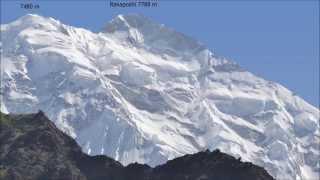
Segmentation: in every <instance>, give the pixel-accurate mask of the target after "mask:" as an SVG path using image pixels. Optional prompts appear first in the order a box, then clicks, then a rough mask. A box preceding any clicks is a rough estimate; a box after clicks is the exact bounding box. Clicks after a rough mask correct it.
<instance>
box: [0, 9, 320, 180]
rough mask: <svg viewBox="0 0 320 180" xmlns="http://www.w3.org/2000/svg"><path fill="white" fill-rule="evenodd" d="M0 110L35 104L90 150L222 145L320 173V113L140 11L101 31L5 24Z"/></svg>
mask: <svg viewBox="0 0 320 180" xmlns="http://www.w3.org/2000/svg"><path fill="white" fill-rule="evenodd" d="M0 45H1V46H0V47H1V49H0V50H1V94H0V98H1V111H2V112H4V113H31V112H37V111H38V110H39V109H41V110H42V111H44V112H45V113H46V114H47V116H48V117H49V119H51V120H53V121H54V123H55V124H56V125H57V127H58V128H59V129H61V130H62V131H64V132H66V133H67V134H68V135H70V136H71V137H73V138H75V139H76V141H77V142H78V143H79V145H80V146H81V148H82V150H83V151H84V152H85V153H87V154H90V155H97V154H105V155H108V156H110V157H113V158H115V159H116V160H118V161H120V162H122V163H123V164H125V165H126V164H129V163H131V162H139V163H147V164H149V165H151V166H155V165H159V164H162V163H164V162H166V161H167V160H169V159H173V158H175V157H179V156H182V155H184V154H189V153H195V152H198V151H201V150H204V149H210V150H214V149H216V148H219V149H220V150H221V151H223V152H225V153H229V154H231V155H233V156H236V157H241V158H242V160H243V161H251V162H254V163H255V164H257V165H260V166H263V167H265V168H266V169H267V170H268V172H269V173H271V175H273V176H274V177H275V178H276V179H296V180H305V179H308V180H309V179H310V180H311V179H312V180H313V179H314V180H316V179H319V173H320V163H319V159H320V150H319V143H320V132H319V109H318V108H317V107H314V106H312V105H310V104H308V103H307V102H306V101H304V100H303V99H302V98H300V97H299V96H297V95H296V94H294V93H292V92H291V91H290V90H288V89H286V88H285V87H283V86H282V85H280V84H278V83H275V82H271V81H267V80H264V79H262V78H260V77H257V76H256V75H254V74H252V73H250V72H248V71H246V70H245V69H243V68H241V67H240V66H239V65H237V64H236V63H235V62H233V61H230V60H227V59H225V58H223V57H218V56H216V55H215V54H214V53H213V51H211V50H209V49H208V48H207V47H206V46H205V45H203V44H201V43H200V42H198V41H196V40H194V39H193V38H191V37H188V36H187V35H184V34H182V33H179V32H176V31H175V30H173V29H171V28H169V27H166V26H165V25H163V24H159V23H156V22H154V21H152V20H151V19H149V18H147V17H145V16H143V15H139V14H128V15H118V16H116V17H115V18H114V19H113V20H111V21H110V22H108V24H107V25H106V27H105V28H104V29H103V31H101V32H98V33H94V32H91V31H90V30H86V29H83V28H77V27H72V26H69V25H66V24H63V23H61V22H60V21H58V20H55V19H53V18H51V17H42V16H39V15H35V14H28V15H25V16H23V17H21V18H19V19H17V20H15V21H13V22H11V23H8V24H1V44H0Z"/></svg>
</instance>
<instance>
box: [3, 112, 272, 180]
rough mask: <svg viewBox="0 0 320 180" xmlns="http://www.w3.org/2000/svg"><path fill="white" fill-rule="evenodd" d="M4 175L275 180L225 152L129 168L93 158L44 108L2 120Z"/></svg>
mask: <svg viewBox="0 0 320 180" xmlns="http://www.w3.org/2000/svg"><path fill="white" fill-rule="evenodd" d="M0 122H1V123H0V125H1V126H0V128H1V129H0V130H1V131H0V143H1V144H0V179H8V180H10V179H15V180H18V179H21V180H22V179H23V180H28V179H32V180H35V179H68V180H73V179H81V180H82V179H90V180H91V179H108V180H167V179H171V180H187V179H188V180H200V179H201V180H205V179H208V180H209V179H219V180H223V179H225V180H227V179H228V180H231V179H236V180H250V179H252V180H269V179H273V178H272V177H271V176H270V175H269V174H268V173H267V171H266V170H264V169H263V168H261V167H258V166H256V165H253V164H252V163H249V162H241V161H240V160H239V159H235V158H234V157H232V156H229V155H227V154H224V153H222V152H220V151H219V150H215V151H213V152H210V151H205V152H199V153H197V154H193V155H185V156H183V157H180V158H177V159H174V160H171V161H168V162H167V163H166V164H164V165H160V166H157V167H155V168H151V167H149V166H148V165H141V164H137V163H134V164H130V165H128V166H123V165H121V164H120V163H119V162H117V161H115V160H113V159H111V158H108V157H106V156H89V155H87V154H84V153H83V152H82V151H81V148H80V147H79V146H78V145H77V143H76V141H75V140H73V139H72V138H71V137H69V136H67V135H66V134H65V133H63V132H62V131H60V130H59V129H58V128H57V127H56V126H55V125H54V123H53V122H51V121H50V120H49V119H48V118H47V117H46V116H45V115H44V113H43V112H41V111H40V112H38V113H36V114H27V115H5V114H2V113H1V121H0Z"/></svg>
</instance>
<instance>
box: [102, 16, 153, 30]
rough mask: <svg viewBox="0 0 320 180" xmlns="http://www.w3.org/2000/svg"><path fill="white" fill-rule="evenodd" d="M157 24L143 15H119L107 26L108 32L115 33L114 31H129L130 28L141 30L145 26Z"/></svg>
mask: <svg viewBox="0 0 320 180" xmlns="http://www.w3.org/2000/svg"><path fill="white" fill-rule="evenodd" d="M151 24H155V23H154V22H152V21H151V19H149V18H147V17H146V16H144V15H141V14H126V15H123V14H119V15H117V16H116V17H115V18H113V19H112V20H111V21H110V22H109V23H108V24H107V26H106V28H105V30H106V32H110V33H113V32H114V31H118V30H120V31H127V30H129V29H130V28H136V29H140V28H143V26H150V25H151Z"/></svg>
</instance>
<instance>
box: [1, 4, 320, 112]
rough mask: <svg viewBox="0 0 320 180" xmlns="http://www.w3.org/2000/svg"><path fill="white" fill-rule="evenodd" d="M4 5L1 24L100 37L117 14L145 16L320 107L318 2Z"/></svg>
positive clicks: (2, 6) (2, 5)
mask: <svg viewBox="0 0 320 180" xmlns="http://www.w3.org/2000/svg"><path fill="white" fill-rule="evenodd" d="M34 2H37V3H38V4H39V5H40V9H38V10H24V9H21V8H20V1H9V0H7V1H1V23H7V22H10V21H12V20H14V19H16V18H18V17H20V16H22V15H24V14H26V13H36V14H40V15H43V16H51V17H54V18H56V19H59V20H60V21H62V22H63V23H65V24H70V25H73V26H77V27H84V28H87V29H90V30H92V31H95V32H97V31H100V30H102V28H103V27H104V25H105V24H106V23H107V22H108V21H109V20H111V19H112V17H114V16H116V15H117V14H126V13H141V14H144V15H146V16H149V17H151V18H153V19H154V20H155V21H157V22H159V23H162V24H165V25H167V26H169V27H172V28H174V29H176V30H177V31H180V32H183V33H185V34H187V35H189V36H191V37H194V38H196V39H197V40H199V41H201V42H203V43H204V44H206V45H207V46H208V48H209V49H211V50H213V51H214V52H215V54H216V55H218V56H224V57H226V58H229V59H232V60H233V61H235V62H237V63H238V64H240V65H241V66H242V67H243V68H245V69H247V70H249V71H251V72H253V73H254V74H256V75H259V76H261V77H263V78H265V79H267V80H272V81H276V82H278V83H280V84H282V85H284V86H285V87H287V88H288V89H290V90H291V91H293V92H294V93H296V94H298V95H299V96H301V97H302V98H304V99H305V100H307V101H308V102H310V103H311V104H313V105H315V106H318V107H319V1H316V0H314V1H312V0H310V1H303V0H301V1H294V0H292V1H259V2H254V1H204V0H203V1H168V0H165V1H164V0H159V7H157V8H110V7H109V4H108V1H107V0H105V1H104V0H99V1H76V0H69V1H40V0H37V1H34Z"/></svg>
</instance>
